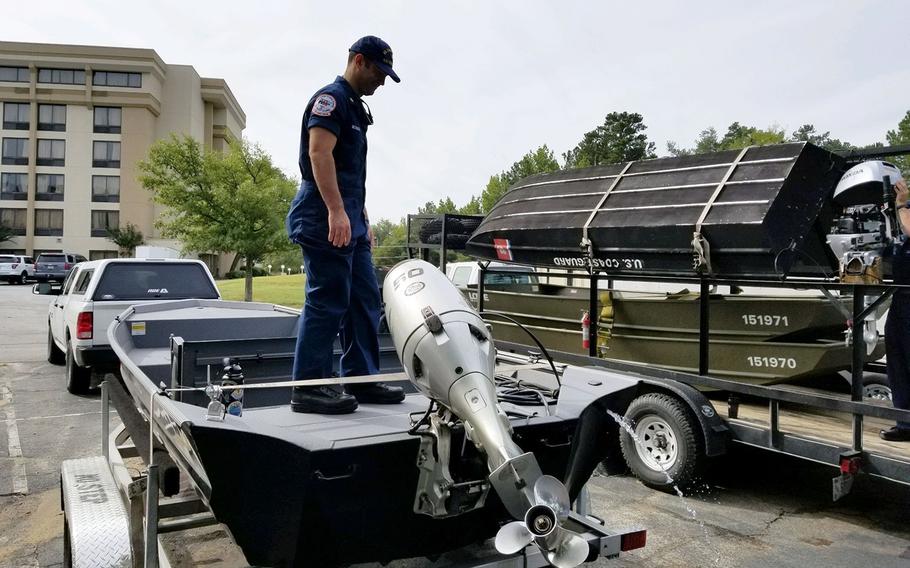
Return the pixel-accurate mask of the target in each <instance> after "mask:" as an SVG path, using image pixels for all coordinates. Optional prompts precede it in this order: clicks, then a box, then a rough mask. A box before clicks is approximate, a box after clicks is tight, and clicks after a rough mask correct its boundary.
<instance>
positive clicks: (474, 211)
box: [458, 195, 483, 215]
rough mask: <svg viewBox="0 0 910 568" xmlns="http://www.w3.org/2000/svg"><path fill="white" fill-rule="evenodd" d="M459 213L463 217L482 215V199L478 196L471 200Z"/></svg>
mask: <svg viewBox="0 0 910 568" xmlns="http://www.w3.org/2000/svg"><path fill="white" fill-rule="evenodd" d="M458 212H459V213H461V214H462V215H480V214H481V213H482V212H483V203H482V202H481V201H480V198H479V197H477V196H476V195H475V196H473V197H471V200H470V201H468V202H467V203H465V204H464V205H462V206H461V207H460V208H459V209H458Z"/></svg>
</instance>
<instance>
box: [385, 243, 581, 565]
mask: <svg viewBox="0 0 910 568" xmlns="http://www.w3.org/2000/svg"><path fill="white" fill-rule="evenodd" d="M383 300H384V301H385V309H386V318H387V321H388V325H389V330H390V331H391V334H392V340H393V342H394V344H395V349H396V351H397V352H398V356H399V358H400V359H401V362H402V365H403V366H404V370H405V372H406V373H407V375H408V377H409V378H410V380H411V382H413V383H414V385H415V386H416V387H417V388H418V389H419V390H420V392H422V393H423V394H425V395H426V396H427V397H429V398H430V399H432V400H433V401H435V402H436V403H438V404H439V406H440V410H441V412H439V413H437V414H435V415H432V416H431V417H430V419H431V425H430V427H431V428H432V430H433V431H432V435H431V436H427V438H430V439H433V440H439V441H442V442H446V441H448V440H449V439H450V438H451V433H450V429H451V425H452V424H453V423H455V422H456V421H461V423H462V424H463V425H464V431H465V435H466V436H467V437H468V439H469V440H470V441H471V442H473V443H474V445H475V446H476V447H477V449H478V450H480V451H481V452H482V453H483V454H485V456H486V462H487V467H488V470H489V472H490V473H489V476H488V478H487V480H488V482H489V484H491V485H492V486H493V488H494V489H495V490H496V492H497V494H498V495H499V497H500V499H501V501H502V502H503V504H504V505H505V507H506V509H507V510H508V511H509V513H510V514H511V515H512V516H513V517H514V518H515V519H517V520H516V521H515V522H513V523H510V524H508V525H506V526H504V527H503V528H502V529H501V530H500V534H499V535H497V538H496V544H497V549H498V550H499V551H500V552H503V553H506V554H511V553H514V552H518V551H519V550H521V549H522V548H524V546H526V545H528V544H530V543H531V542H535V543H536V544H537V545H538V546H539V547H540V548H541V550H542V551H543V552H544V554H545V555H546V556H547V558H548V559H549V561H550V562H551V563H552V564H553V565H555V566H558V567H565V568H571V567H573V566H577V565H578V564H581V563H582V562H584V560H585V558H586V557H587V556H588V545H587V543H586V541H585V540H584V539H583V538H581V537H580V536H578V535H577V534H575V533H574V532H572V531H570V530H567V529H565V528H563V526H562V524H563V522H564V521H565V519H566V518H567V516H568V511H569V495H568V491H567V490H566V488H565V486H564V485H563V484H562V482H560V481H559V480H558V479H556V478H554V477H551V476H545V475H543V474H542V472H541V469H540V466H539V465H538V463H537V460H536V458H535V457H534V455H533V454H532V453H525V452H523V451H522V449H521V448H520V447H518V445H517V444H516V443H515V442H514V441H513V440H512V427H511V424H510V422H509V419H508V417H507V416H506V414H505V412H503V410H502V408H500V406H499V401H498V398H497V394H496V384H495V374H494V373H495V365H496V349H495V347H494V345H493V338H492V336H491V335H490V332H489V330H488V329H487V327H486V324H485V323H484V321H483V320H482V319H481V318H480V315H479V314H478V313H477V312H476V311H475V310H474V308H473V307H472V306H471V305H470V304H469V303H468V301H467V300H466V299H465V297H464V296H463V295H462V294H461V292H459V291H458V289H457V288H456V287H455V286H454V285H453V284H452V283H451V282H450V281H449V279H448V278H446V276H445V275H444V274H442V273H441V272H440V271H439V270H438V269H437V268H436V267H435V266H433V265H431V264H429V263H427V262H424V261H422V260H406V261H404V262H401V263H399V264H398V265H396V266H395V267H394V268H393V269H392V270H391V271H390V272H389V274H388V276H386V279H385V283H384V284H383ZM433 456H438V459H436V458H434V457H433ZM448 456H449V452H448V447H447V446H446V447H442V448H432V451H428V450H426V449H423V450H422V451H421V453H420V456H419V457H418V467H420V468H421V481H420V485H421V487H420V488H418V498H417V499H416V500H415V505H414V508H415V511H416V512H418V513H424V514H428V515H431V516H435V517H442V516H448V515H451V514H452V511H451V507H452V505H451V502H452V501H453V499H451V496H452V493H451V492H452V491H455V490H457V489H456V487H457V486H463V485H464V484H454V483H452V480H451V474H450V472H449V468H448V465H449V464H448V463H447V461H448ZM428 462H429V463H431V465H430V466H428V465H427V463H428ZM440 462H441V463H440ZM474 489H475V490H476V489H477V488H476V487H474ZM473 493H474V494H475V495H480V494H482V491H474V492H473ZM464 500H465V499H464V496H459V498H458V499H455V501H458V502H463V501H464ZM480 504H482V499H480V498H475V499H474V501H473V502H472V504H471V505H470V506H469V507H467V508H462V509H460V510H457V511H455V514H458V513H460V512H463V511H464V510H470V507H475V508H476V507H477V506H480Z"/></svg>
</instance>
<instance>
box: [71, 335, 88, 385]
mask: <svg viewBox="0 0 910 568" xmlns="http://www.w3.org/2000/svg"><path fill="white" fill-rule="evenodd" d="M91 386H92V370H91V369H89V368H87V367H80V366H79V365H78V364H77V363H76V358H75V356H73V347H72V345H70V344H69V341H67V342H66V390H67V391H69V392H70V394H86V393H88V391H89V388H90V387H91Z"/></svg>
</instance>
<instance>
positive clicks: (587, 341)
mask: <svg viewBox="0 0 910 568" xmlns="http://www.w3.org/2000/svg"><path fill="white" fill-rule="evenodd" d="M590 347H591V315H590V314H589V313H588V312H585V313H584V315H583V316H581V348H582V349H585V350H587V349H590Z"/></svg>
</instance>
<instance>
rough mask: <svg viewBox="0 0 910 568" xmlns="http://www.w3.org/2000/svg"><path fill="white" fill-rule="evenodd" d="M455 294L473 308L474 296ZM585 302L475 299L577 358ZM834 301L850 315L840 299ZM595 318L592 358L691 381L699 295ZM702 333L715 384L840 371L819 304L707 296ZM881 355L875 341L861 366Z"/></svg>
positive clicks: (491, 293)
mask: <svg viewBox="0 0 910 568" xmlns="http://www.w3.org/2000/svg"><path fill="white" fill-rule="evenodd" d="M516 289H517V290H518V291H516ZM465 292H467V294H468V296H469V298H471V299H472V300H473V301H475V302H476V300H477V292H476V290H470V289H465ZM588 301H589V300H588V289H587V288H577V287H570V286H559V285H552V284H543V283H540V284H533V285H528V286H524V287H521V288H516V287H512V288H510V289H497V288H495V287H489V286H488V287H486V288H485V291H484V310H486V311H493V312H500V313H503V314H506V315H508V316H510V317H512V318H514V319H516V320H518V321H519V322H521V323H522V324H523V325H524V326H526V327H527V328H528V329H529V330H530V331H531V332H532V333H534V335H536V336H537V337H538V339H540V341H541V342H542V343H543V344H544V345H546V346H547V347H549V348H552V349H556V350H559V351H567V352H571V353H581V354H584V353H586V352H587V350H585V349H583V348H582V331H581V319H582V315H583V314H584V312H585V311H587V309H588ZM839 301H841V302H842V303H843V307H845V308H847V309H849V308H850V298H849V297H843V298H841V299H840V300H839ZM598 308H599V310H600V318H599V321H598V325H597V331H598V333H597V345H598V353H599V354H600V356H601V357H603V358H605V359H613V360H618V361H629V362H637V363H647V364H650V365H655V366H658V367H663V368H667V369H673V370H678V371H687V372H698V353H699V349H698V347H699V339H698V317H699V315H698V314H699V294H697V293H691V292H689V291H688V290H683V291H681V292H678V293H662V294H655V293H643V292H634V291H605V292H601V293H600V302H599V306H598ZM489 321H490V323H491V325H492V329H493V336H494V337H496V338H497V339H502V340H505V341H512V342H517V343H529V338H528V337H527V335H526V333H525V332H524V331H522V330H521V329H520V328H519V327H518V326H517V325H516V324H514V323H512V322H508V321H502V320H497V319H496V318H495V317H491V318H489ZM709 327H710V330H711V331H710V350H709V372H710V374H712V375H715V376H718V377H728V378H733V379H737V380H740V381H744V382H749V383H755V384H774V383H781V382H788V381H794V380H798V379H803V378H808V377H812V376H816V375H826V374H831V373H834V372H836V371H841V370H845V369H848V368H850V364H851V353H850V350H849V349H848V348H847V345H846V343H845V340H844V339H845V336H844V332H845V329H846V323H845V317H844V315H843V313H842V311H841V310H840V309H839V308H838V306H836V305H834V304H833V303H832V301H829V300H828V299H827V298H824V297H822V296H798V295H794V296H766V295H749V294H731V295H721V294H712V295H711V298H710V326H709ZM884 352H885V349H884V341H883V339H882V338H879V341H878V344H877V345H876V346H875V348H874V349H873V350H872V352H871V353H869V354H868V355H867V360H868V361H874V360H878V359H880V358H881V357H883V356H884Z"/></svg>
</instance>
